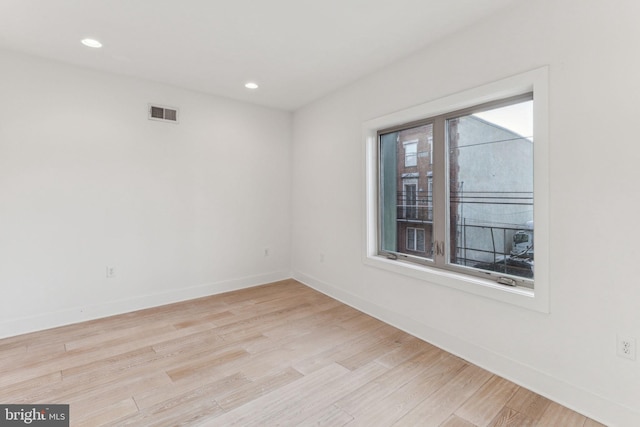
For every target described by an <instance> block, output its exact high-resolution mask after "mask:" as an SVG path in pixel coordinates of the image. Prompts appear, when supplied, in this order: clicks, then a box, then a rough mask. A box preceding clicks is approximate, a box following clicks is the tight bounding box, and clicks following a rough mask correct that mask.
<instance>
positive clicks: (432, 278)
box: [363, 67, 549, 313]
mask: <svg viewBox="0 0 640 427" xmlns="http://www.w3.org/2000/svg"><path fill="white" fill-rule="evenodd" d="M548 80H549V78H548V67H542V68H538V69H535V70H531V71H528V72H525V73H522V74H518V75H515V76H512V77H508V78H505V79H502V80H499V81H496V82H493V83H489V84H486V85H483V86H480V87H476V88H473V89H469V90H465V91H462V92H459V93H456V94H453V95H450V96H446V97H444V98H441V99H437V100H434V101H430V102H427V103H425V104H421V105H418V106H415V107H412V108H408V109H406V110H402V111H398V112H395V113H392V114H388V115H385V116H383V117H379V118H376V119H372V120H369V121H367V122H365V123H364V124H363V133H364V138H365V144H364V147H365V153H364V157H365V159H366V161H365V183H364V185H365V203H364V206H365V217H366V221H365V230H364V243H363V246H364V251H363V262H364V263H365V264H366V265H368V266H372V267H376V268H380V269H383V270H387V271H391V272H395V273H398V274H401V275H405V276H410V277H413V278H417V279H420V280H423V281H425V282H429V283H434V284H438V285H442V286H446V287H450V288H454V289H458V290H461V291H464V292H468V293H471V294H474V295H478V296H482V297H486V298H491V299H494V300H498V301H502V302H505V303H510V304H513V305H516V306H520V307H523V308H527V309H531V310H535V311H539V312H543V313H548V312H549V137H548V134H549V125H548V115H549V113H548V91H549V89H548V88H549V82H548ZM527 92H533V97H534V104H533V113H534V114H533V115H534V124H533V128H534V138H535V144H534V152H533V162H534V200H535V204H534V222H535V224H536V229H535V233H536V236H535V238H536V259H535V261H536V264H535V289H528V288H522V287H509V286H504V285H500V284H498V283H496V282H495V281H494V280H488V279H484V278H480V277H476V276H473V275H469V274H465V273H461V272H456V271H449V270H443V269H439V268H435V267H432V266H428V265H421V264H415V263H408V262H402V261H399V260H393V259H389V258H387V257H385V256H382V255H379V254H378V247H379V245H378V238H379V237H378V235H379V233H378V228H379V227H378V194H379V192H378V185H379V183H378V161H377V160H378V159H377V155H378V154H377V152H378V150H377V145H378V137H377V132H378V131H379V130H381V129H386V128H390V127H393V126H398V125H402V124H404V123H411V122H415V121H418V120H422V119H425V118H427V117H433V116H438V115H442V114H446V113H449V112H453V111H457V110H462V109H465V108H469V107H473V106H475V105H479V104H484V103H487V102H492V101H497V100H500V99H505V98H509V97H512V96H517V95H521V94H524V93H527Z"/></svg>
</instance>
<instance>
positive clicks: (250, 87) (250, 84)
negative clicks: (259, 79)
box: [244, 82, 258, 89]
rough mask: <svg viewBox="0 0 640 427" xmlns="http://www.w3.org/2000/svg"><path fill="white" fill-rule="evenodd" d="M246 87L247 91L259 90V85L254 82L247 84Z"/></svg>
mask: <svg viewBox="0 0 640 427" xmlns="http://www.w3.org/2000/svg"><path fill="white" fill-rule="evenodd" d="M244 87H246V88H247V89H258V85H257V84H256V83H253V82H249V83H247V84H245V85H244Z"/></svg>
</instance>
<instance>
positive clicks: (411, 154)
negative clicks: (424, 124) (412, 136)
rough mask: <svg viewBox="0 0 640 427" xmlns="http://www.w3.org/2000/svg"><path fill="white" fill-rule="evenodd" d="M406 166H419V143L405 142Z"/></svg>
mask: <svg viewBox="0 0 640 427" xmlns="http://www.w3.org/2000/svg"><path fill="white" fill-rule="evenodd" d="M403 146H404V165H405V166H407V167H411V166H417V165H418V141H409V142H404V143H403Z"/></svg>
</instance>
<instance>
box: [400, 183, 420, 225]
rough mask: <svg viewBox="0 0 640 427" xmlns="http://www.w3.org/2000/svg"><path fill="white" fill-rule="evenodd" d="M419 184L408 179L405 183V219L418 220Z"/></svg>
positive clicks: (403, 201)
mask: <svg viewBox="0 0 640 427" xmlns="http://www.w3.org/2000/svg"><path fill="white" fill-rule="evenodd" d="M417 203H418V182H417V180H415V179H406V180H404V183H403V192H402V208H403V209H402V210H403V213H404V218H405V219H408V220H410V219H417V218H418V205H417Z"/></svg>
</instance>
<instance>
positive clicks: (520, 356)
mask: <svg viewBox="0 0 640 427" xmlns="http://www.w3.org/2000/svg"><path fill="white" fill-rule="evenodd" d="M638 16H640V3H639V2H636V1H635V0H622V1H618V2H615V7H614V6H613V3H611V2H606V1H602V0H587V1H585V0H580V1H578V0H542V1H532V2H522V3H521V5H520V6H518V7H517V8H514V9H510V10H508V11H506V12H504V13H502V14H501V15H499V16H495V17H493V18H491V19H490V20H488V21H485V22H483V23H481V24H478V25H475V26H474V27H472V28H469V29H468V30H467V31H465V32H462V33H458V34H456V35H455V36H453V37H449V38H447V39H443V40H441V41H439V42H438V43H435V44H433V45H431V46H430V47H428V48H426V49H424V50H423V51H421V52H419V53H416V54H415V55H414V56H412V57H410V58H407V59H406V60H404V61H402V62H398V63H396V64H395V65H393V66H391V67H388V68H386V69H384V70H381V71H379V72H376V73H374V74H372V75H370V76H369V77H367V78H365V79H363V80H361V81H359V82H357V83H356V84H353V85H351V86H348V87H346V88H343V89H342V90H340V91H338V92H336V93H334V94H333V95H331V96H329V97H327V98H325V99H322V100H320V101H317V102H315V103H313V104H311V105H309V106H307V107H305V108H303V109H301V110H299V111H297V112H296V114H295V116H294V132H293V141H294V147H293V181H292V183H293V204H292V206H293V220H294V223H293V237H292V241H293V248H292V254H293V270H294V276H295V277H296V278H298V279H299V280H302V281H303V282H305V283H307V284H309V285H311V286H313V287H315V288H317V289H320V290H322V291H323V292H326V293H328V294H330V295H333V296H335V297H338V298H339V299H342V300H343V301H345V302H348V303H350V304H352V305H354V306H356V307H358V308H361V309H363V310H365V311H367V312H369V313H371V314H374V315H376V316H378V317H380V318H382V319H384V320H386V321H388V322H390V323H392V324H395V325H397V326H399V327H402V328H404V329H406V330H408V331H410V332H412V333H414V334H416V335H418V336H420V337H422V338H424V339H426V340H428V341H431V342H433V343H435V344H437V345H440V346H442V347H444V348H446V349H448V350H450V351H452V352H454V353H456V354H459V355H460V356H462V357H464V358H467V359H468V360H470V361H472V362H475V363H478V364H480V365H482V366H484V367H486V368H488V369H489V370H491V371H493V372H496V373H498V374H501V375H503V376H506V377H508V378H510V379H512V380H514V381H516V382H518V383H520V384H522V385H524V386H526V387H529V388H531V389H533V390H535V391H537V392H539V393H542V394H544V395H546V396H549V397H551V398H553V399H555V400H557V401H559V402H560V403H562V404H565V405H567V406H569V407H571V408H574V409H575V410H577V411H579V412H581V413H584V414H586V415H588V416H591V417H593V418H595V419H598V420H600V421H602V422H605V423H607V424H610V425H619V426H635V425H640V360H636V361H630V360H627V359H622V358H619V357H617V356H616V334H618V333H622V334H628V335H631V336H635V338H637V339H640V284H639V283H638V280H637V277H638V271H637V258H638V253H639V251H638V248H637V244H636V242H637V240H638V238H637V236H638V230H637V227H635V226H634V224H635V221H634V220H635V219H636V218H637V217H638V214H639V213H640V199H639V198H638V182H640V167H638V165H640V144H638V141H636V139H637V138H636V133H637V132H636V131H635V129H634V127H635V125H636V123H637V121H638V120H637V117H638V107H637V104H638V99H640V78H639V76H640V62H639V61H640V57H639V56H638V55H637V51H638V40H640V26H638V25H637V17H638ZM543 65H549V69H550V93H549V96H550V144H551V159H550V165H551V169H550V171H549V174H550V182H551V194H550V204H551V211H550V219H551V247H550V251H551V265H550V279H551V284H550V292H551V313H550V314H542V313H539V312H533V311H528V310H526V309H522V308H518V307H515V306H511V305H508V304H505V303H500V302H497V301H493V300H489V299H484V298H481V297H477V296H474V295H471V294H466V293H463V292H459V291H454V290H451V289H448V288H443V287H440V286H437V285H435V284H431V283H425V282H420V281H418V280H414V279H411V278H408V277H404V276H397V275H394V274H392V273H390V272H386V271H382V270H378V269H376V268H375V267H370V266H365V265H364V264H363V262H362V253H363V251H364V241H363V231H364V225H363V222H364V219H365V218H364V206H363V201H364V194H363V192H364V185H363V178H364V165H363V160H364V157H363V155H364V152H363V149H362V147H363V144H364V140H363V138H362V123H363V122H364V121H366V120H370V119H373V118H376V117H379V116H382V115H386V114H389V113H392V112H394V111H397V110H401V109H405V108H408V107H410V106H413V105H417V104H422V103H424V102H428V101H431V100H434V99H438V98H440V97H443V96H446V95H449V94H453V93H456V92H459V91H461V90H465V89H469V88H473V87H476V86H479V85H483V84H485V83H489V82H492V81H495V80H499V79H501V78H504V77H507V76H510V75H513V74H517V73H520V72H524V71H527V70H531V69H534V68H537V67H539V66H543ZM540 173H546V171H540ZM322 255H324V256H322ZM639 342H640V341H639Z"/></svg>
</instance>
